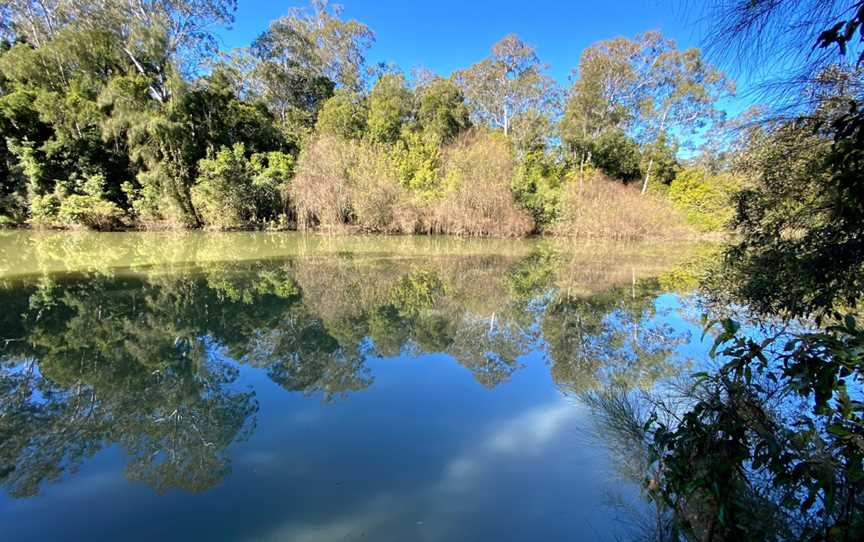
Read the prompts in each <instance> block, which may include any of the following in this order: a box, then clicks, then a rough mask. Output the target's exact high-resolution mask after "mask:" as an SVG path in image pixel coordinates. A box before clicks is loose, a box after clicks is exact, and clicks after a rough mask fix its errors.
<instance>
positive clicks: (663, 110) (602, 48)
mask: <svg viewBox="0 0 864 542" xmlns="http://www.w3.org/2000/svg"><path fill="white" fill-rule="evenodd" d="M732 90H733V88H732V86H731V83H729V81H728V80H727V79H726V77H725V76H724V75H723V74H722V73H721V72H719V71H718V70H717V69H716V68H714V67H713V66H711V65H710V64H708V63H707V62H705V61H704V59H703V58H702V54H701V52H700V51H699V50H698V49H687V50H685V51H681V50H679V49H678V48H677V47H676V45H675V43H674V42H673V41H671V40H668V39H666V38H664V37H663V36H662V35H661V34H660V33H659V32H647V33H645V34H640V35H638V36H636V38H635V39H633V40H630V39H627V38H616V39H613V40H607V41H602V42H600V43H598V44H596V45H594V46H592V47H591V48H589V49H588V50H586V51H585V53H583V55H582V59H581V61H580V65H579V72H578V78H577V79H576V81H575V82H574V84H573V87H572V89H571V92H570V97H569V99H568V102H567V107H566V111H565V117H564V122H563V123H562V130H563V134H564V137H565V140H567V141H568V143H569V144H570V145H571V146H572V147H574V148H575V149H576V150H577V152H579V153H580V157H581V160H582V161H584V157H585V156H587V155H588V153H590V146H591V143H592V142H593V141H595V140H596V139H597V138H598V137H599V136H600V134H602V133H603V132H604V131H608V130H614V129H622V130H624V131H626V132H627V133H628V135H630V136H631V137H633V138H634V139H635V140H636V141H637V142H638V143H639V144H640V145H641V146H642V149H643V151H644V154H645V156H646V165H645V168H644V176H643V180H642V192H643V193H644V192H645V191H646V190H647V189H648V185H649V182H650V180H651V177H652V173H654V166H655V162H656V161H657V157H658V156H659V155H660V154H662V150H663V149H662V145H661V142H663V141H668V140H670V139H672V137H673V136H677V137H679V138H680V137H684V138H686V137H687V136H690V135H692V134H694V133H697V132H699V131H700V130H703V129H704V128H705V127H706V126H707V125H708V124H710V123H711V122H712V121H715V120H718V119H719V118H721V116H722V115H721V112H720V111H719V110H718V109H717V108H716V103H717V101H718V100H719V99H720V98H721V97H722V96H724V95H726V94H727V93H729V92H731V91H732Z"/></svg>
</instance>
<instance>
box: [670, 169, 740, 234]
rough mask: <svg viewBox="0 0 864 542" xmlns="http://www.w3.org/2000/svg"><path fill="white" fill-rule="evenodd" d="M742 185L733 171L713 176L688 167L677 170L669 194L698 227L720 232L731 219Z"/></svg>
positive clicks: (689, 220) (672, 200) (671, 199)
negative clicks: (734, 202) (734, 198)
mask: <svg viewBox="0 0 864 542" xmlns="http://www.w3.org/2000/svg"><path fill="white" fill-rule="evenodd" d="M740 188H741V181H740V180H739V179H738V178H737V177H736V176H734V175H732V174H729V173H721V174H717V175H710V174H709V173H708V172H707V171H705V170H703V169H701V168H697V167H689V168H686V169H684V170H682V171H680V172H678V174H677V175H676V176H675V179H674V180H673V181H672V184H670V185H669V190H668V191H667V192H666V196H667V197H668V198H669V200H670V201H671V202H672V204H673V205H674V206H675V207H676V208H678V209H679V210H680V211H681V212H682V213H683V214H684V216H685V218H686V219H687V221H688V222H690V223H691V224H693V225H694V226H696V227H697V228H698V229H700V230H702V231H719V230H721V229H723V227H724V226H726V225H727V224H728V223H729V222H730V221H731V220H732V216H733V215H734V213H735V206H734V204H733V202H732V197H733V195H734V194H735V193H736V192H737V191H738V190H739V189H740Z"/></svg>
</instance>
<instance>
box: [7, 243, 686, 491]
mask: <svg viewBox="0 0 864 542" xmlns="http://www.w3.org/2000/svg"><path fill="white" fill-rule="evenodd" d="M628 254H629V253H628ZM646 262H647V264H646ZM649 264H650V265H649ZM659 267H662V266H658V264H657V262H656V260H655V259H654V257H653V256H650V255H649V256H646V257H645V259H643V260H640V259H639V258H636V259H635V260H633V259H632V258H631V260H628V261H623V262H622V261H620V257H619V254H618V253H614V252H610V253H603V252H602V251H595V252H594V253H592V254H590V255H585V254H583V255H582V256H580V257H579V258H576V257H575V256H573V255H572V254H569V253H565V252H561V251H558V250H554V249H553V248H552V247H549V246H546V245H539V246H537V247H535V249H534V250H533V251H532V252H529V253H527V254H514V255H511V254H503V255H488V254H486V255H483V254H478V255H474V254H470V255H459V254H457V255H454V254H450V253H443V254H433V255H423V256H417V257H401V258H398V257H387V256H381V255H370V254H365V255H360V254H352V253H346V254H340V255H333V254H329V255H318V254H310V255H298V256H294V257H290V258H281V259H272V260H258V261H245V262H201V263H198V264H195V265H180V264H172V265H170V266H167V267H166V266H152V267H141V268H137V269H135V270H134V271H130V270H129V269H124V268H114V267H111V266H104V267H100V266H98V265H95V266H91V267H90V268H89V269H84V270H83V271H82V270H79V271H78V272H76V273H55V272H45V273H37V274H35V275H32V276H30V277H24V278H22V277H18V278H14V279H8V280H6V281H5V282H4V283H3V287H2V288H0V306H3V307H4V310H3V311H2V314H0V337H2V338H3V341H2V342H0V348H2V350H0V443H2V444H0V483H2V485H3V487H4V488H5V490H6V491H7V492H8V493H9V494H10V495H12V496H16V497H27V496H32V495H36V494H37V493H38V492H39V491H40V488H41V487H42V486H43V484H45V483H47V482H54V481H57V480H58V479H60V478H61V477H62V476H64V475H69V474H73V473H75V472H76V471H77V470H78V469H79V467H80V466H81V465H82V464H83V463H84V462H85V461H86V460H87V459H88V458H90V457H92V456H93V455H94V454H96V453H97V452H99V451H100V450H102V449H104V448H106V447H107V446H110V445H119V446H120V447H121V448H122V449H123V450H124V451H125V453H126V454H127V456H128V462H127V466H126V476H127V478H128V479H130V480H134V481H141V482H144V483H145V484H147V485H149V486H150V487H152V488H153V489H154V490H155V491H157V492H163V491H167V490H169V489H174V488H176V489H182V490H186V491H202V490H206V489H209V488H212V487H214V486H216V485H218V484H219V483H220V481H221V480H223V479H224V478H225V476H226V475H227V474H228V473H229V471H230V468H231V467H230V453H229V447H230V445H231V444H232V443H235V442H238V441H240V440H242V439H244V438H246V437H248V436H249V435H250V434H251V432H252V431H253V429H254V426H255V420H256V413H257V410H258V403H257V401H256V397H255V392H254V390H252V389H243V388H241V387H240V386H239V385H238V384H237V379H238V375H239V373H240V371H241V370H242V368H243V367H249V368H250V369H251V370H256V371H263V372H264V373H266V375H267V376H268V377H269V378H270V379H271V380H272V381H273V382H274V383H276V384H277V385H279V386H280V387H281V388H283V389H284V390H286V391H287V392H301V393H305V394H314V395H319V396H321V397H323V398H324V399H325V400H337V399H339V398H343V397H346V396H347V395H349V394H351V393H353V392H358V391H360V390H363V389H365V388H367V387H368V386H370V385H372V383H373V374H372V373H371V371H370V370H369V368H368V366H367V360H368V359H369V358H370V357H396V356H416V355H419V354H422V353H427V352H441V353H445V354H447V355H449V356H451V357H452V358H453V359H454V360H456V361H457V362H458V363H460V364H462V365H463V366H464V367H466V368H467V369H468V370H470V371H471V373H472V374H473V375H474V377H475V378H476V379H477V381H479V382H480V383H481V384H482V385H483V386H485V387H487V388H494V387H496V386H498V385H500V384H501V383H503V382H505V381H506V380H507V379H508V378H510V377H511V375H512V374H513V373H514V371H517V370H518V369H519V368H520V366H521V365H520V358H522V357H523V355H525V354H527V353H529V352H535V351H539V352H542V353H543V354H544V355H545V358H546V359H547V362H548V364H549V367H550V370H551V373H552V376H553V378H554V380H555V381H556V382H557V384H558V385H559V386H560V387H561V388H563V389H564V390H567V391H573V392H576V393H581V392H584V391H586V390H589V389H592V388H594V387H597V386H598V385H600V384H601V383H615V384H616V385H620V386H626V387H646V386H650V385H651V384H652V382H654V381H655V380H656V379H658V378H660V377H664V376H667V375H669V374H671V373H672V372H674V371H675V368H676V364H675V363H674V362H673V361H672V360H671V356H672V354H673V352H674V350H675V347H676V345H677V344H678V343H679V342H680V341H681V340H683V339H684V338H685V337H682V336H680V334H676V331H674V330H673V329H672V328H671V327H669V326H668V325H663V324H662V323H658V319H657V318H656V316H657V314H656V311H657V309H656V303H655V300H656V298H657V296H658V295H659V294H660V293H661V292H662V291H664V286H661V283H660V282H659V281H658V280H657V276H658V275H659V271H658V268H659ZM667 267H668V265H667ZM637 268H638V270H639V276H640V278H637V277H636V269H637ZM79 269H80V268H79ZM604 270H605V271H604Z"/></svg>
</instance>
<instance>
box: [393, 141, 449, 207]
mask: <svg viewBox="0 0 864 542" xmlns="http://www.w3.org/2000/svg"><path fill="white" fill-rule="evenodd" d="M391 154H392V156H393V161H394V162H395V165H396V168H397V169H398V171H399V178H400V180H401V181H402V184H403V185H404V186H405V187H406V188H408V189H410V190H411V191H413V192H414V193H415V194H416V195H417V196H418V197H420V198H421V199H434V198H436V197H439V196H440V195H441V193H442V188H443V187H442V184H441V148H440V146H439V143H438V139H437V137H435V136H430V135H428V134H425V133H421V132H411V131H406V132H405V133H403V134H402V138H401V139H400V140H399V141H397V142H396V144H395V145H394V146H393V149H392V151H391Z"/></svg>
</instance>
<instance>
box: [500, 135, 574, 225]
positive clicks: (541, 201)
mask: <svg viewBox="0 0 864 542" xmlns="http://www.w3.org/2000/svg"><path fill="white" fill-rule="evenodd" d="M563 177H564V172H563V171H562V168H561V166H560V165H559V164H558V163H556V162H555V160H554V159H553V158H552V157H550V156H548V155H546V153H544V152H543V151H533V152H529V153H527V154H526V155H525V156H524V157H523V158H522V160H521V161H520V162H519V165H518V166H517V168H516V175H515V176H514V177H513V183H512V186H511V189H512V190H513V194H514V196H515V197H516V201H517V202H518V203H519V205H521V206H522V207H523V208H524V209H526V210H527V211H528V212H529V213H531V216H532V217H533V218H534V222H535V223H537V226H538V227H540V228H542V227H545V226H548V225H550V224H552V223H554V222H555V221H556V220H557V218H558V214H559V209H558V208H559V204H560V199H561V183H562V178H563Z"/></svg>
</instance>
